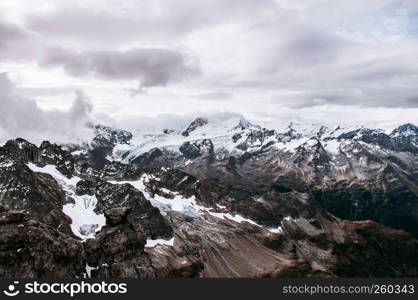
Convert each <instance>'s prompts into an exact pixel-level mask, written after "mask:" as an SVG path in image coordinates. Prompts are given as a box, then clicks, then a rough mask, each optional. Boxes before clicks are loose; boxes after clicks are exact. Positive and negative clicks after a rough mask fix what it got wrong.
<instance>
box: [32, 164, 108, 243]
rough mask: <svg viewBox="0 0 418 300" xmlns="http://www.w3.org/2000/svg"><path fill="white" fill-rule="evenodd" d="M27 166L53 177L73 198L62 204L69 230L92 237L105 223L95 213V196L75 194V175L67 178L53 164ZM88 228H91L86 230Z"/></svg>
mask: <svg viewBox="0 0 418 300" xmlns="http://www.w3.org/2000/svg"><path fill="white" fill-rule="evenodd" d="M28 167H29V168H30V169H31V170H32V171H34V172H40V173H46V174H49V175H51V176H52V177H54V178H55V180H56V181H57V182H58V184H60V185H61V187H62V188H63V190H64V191H65V192H66V194H67V196H69V197H71V198H72V199H74V202H75V203H68V204H65V205H63V208H62V210H63V212H64V213H65V214H66V215H67V216H69V217H70V218H71V220H72V224H71V230H72V231H73V233H74V234H75V235H77V236H79V237H80V238H82V239H86V238H90V237H93V236H94V234H95V232H97V231H99V230H100V229H101V228H102V227H103V226H104V225H105V224H106V219H105V217H104V215H103V214H96V213H95V212H94V209H95V208H96V204H97V199H96V196H94V195H93V196H90V195H83V196H78V195H76V194H75V190H76V185H77V183H78V182H79V181H80V180H81V178H79V177H77V176H73V177H71V178H67V177H66V176H64V175H63V174H62V173H61V172H60V171H58V170H57V168H56V167H55V166H54V165H46V166H45V167H43V168H41V167H38V166H37V165H35V164H33V163H31V162H30V163H28ZM88 228H90V229H91V230H87V229H88Z"/></svg>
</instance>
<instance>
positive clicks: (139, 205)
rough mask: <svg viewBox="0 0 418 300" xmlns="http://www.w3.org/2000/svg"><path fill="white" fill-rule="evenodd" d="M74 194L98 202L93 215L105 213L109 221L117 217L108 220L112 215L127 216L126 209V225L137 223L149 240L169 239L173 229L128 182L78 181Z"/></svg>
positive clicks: (156, 209)
mask: <svg viewBox="0 0 418 300" xmlns="http://www.w3.org/2000/svg"><path fill="white" fill-rule="evenodd" d="M77 194H80V195H82V194H90V195H95V196H96V198H97V200H98V202H97V205H96V212H97V213H102V212H104V213H105V216H106V218H107V219H108V220H112V219H115V220H116V219H117V217H116V216H114V217H113V218H112V217H111V215H112V212H113V214H115V213H116V214H117V213H121V212H123V211H124V212H125V214H126V211H127V210H129V211H130V213H129V219H130V220H129V222H131V223H136V226H138V227H139V228H141V230H142V231H143V232H144V233H146V234H147V236H150V237H152V238H160V237H170V236H172V232H173V231H172V228H171V227H170V225H169V223H168V222H167V220H166V219H165V218H164V217H163V216H162V215H161V214H160V211H159V210H158V208H156V207H153V206H152V205H151V203H150V202H149V201H148V200H147V199H146V198H145V197H144V195H143V193H142V192H140V191H138V190H137V189H135V188H134V187H133V186H132V185H130V184H128V183H125V184H111V183H108V182H106V181H102V180H99V181H97V182H85V181H81V182H79V183H78V184H77ZM106 212H107V214H106Z"/></svg>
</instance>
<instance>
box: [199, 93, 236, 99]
mask: <svg viewBox="0 0 418 300" xmlns="http://www.w3.org/2000/svg"><path fill="white" fill-rule="evenodd" d="M233 97H234V95H233V94H231V93H225V92H209V93H203V94H199V95H194V96H192V98H195V99H201V100H215V101H216V100H219V101H221V100H229V99H232V98H233Z"/></svg>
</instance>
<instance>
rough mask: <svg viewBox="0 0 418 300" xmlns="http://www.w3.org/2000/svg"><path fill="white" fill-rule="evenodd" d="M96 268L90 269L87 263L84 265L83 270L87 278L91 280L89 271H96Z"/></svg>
mask: <svg viewBox="0 0 418 300" xmlns="http://www.w3.org/2000/svg"><path fill="white" fill-rule="evenodd" d="M97 269H98V268H97V267H90V266H89V264H88V263H86V268H85V270H86V275H87V278H91V271H92V270H97Z"/></svg>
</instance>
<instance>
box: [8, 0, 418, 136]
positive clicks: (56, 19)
mask: <svg viewBox="0 0 418 300" xmlns="http://www.w3.org/2000/svg"><path fill="white" fill-rule="evenodd" d="M0 74H1V75H0V104H1V105H0V136H2V137H6V136H16V135H20V136H24V137H26V138H31V137H32V138H34V139H37V138H41V137H42V136H43V137H45V138H49V137H50V136H53V137H57V136H62V132H61V131H62V130H65V134H66V135H67V136H68V134H69V133H71V134H73V135H80V134H83V130H82V127H83V126H82V125H83V124H84V123H85V122H86V121H100V122H102V123H108V124H115V125H118V126H122V127H129V128H134V127H141V126H145V125H146V126H150V124H157V123H158V124H164V126H165V125H168V126H169V125H170V124H171V123H172V124H173V126H174V124H178V122H179V120H184V119H190V118H192V117H193V116H197V115H202V114H209V115H220V116H229V115H233V114H241V115H243V116H245V117H246V118H248V119H249V120H252V121H255V122H259V123H262V124H265V125H270V126H282V125H284V124H286V123H288V122H289V121H291V120H293V121H300V122H315V123H325V124H337V123H338V124H343V125H345V124H354V125H367V126H375V127H383V128H391V127H394V126H396V125H398V124H400V123H404V122H413V123H418V117H417V116H418V84H417V83H418V1H416V0H404V1H394V0H369V1H364V0H350V1H348V0H347V1H332V0H298V1H294V0H228V1H225V0H199V1H193V0H155V1H141V0H71V1H67V0H61V1H51V0H37V1H33V0H2V1H1V2H0ZM176 122H177V123H176ZM71 134H70V138H75V137H74V136H71Z"/></svg>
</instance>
